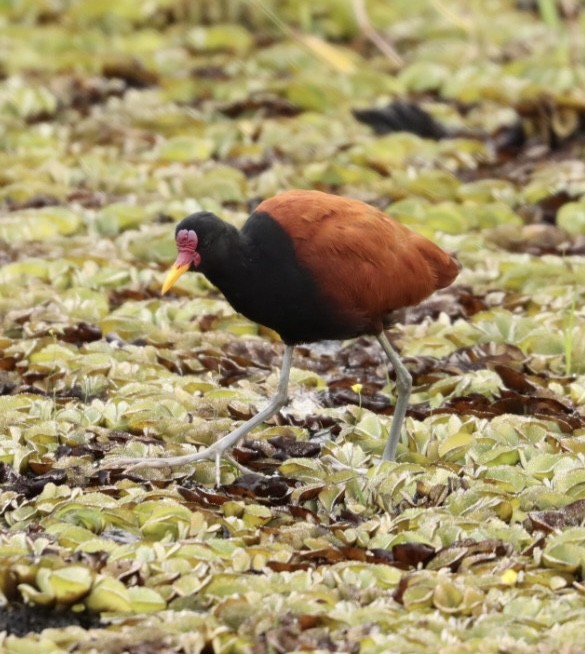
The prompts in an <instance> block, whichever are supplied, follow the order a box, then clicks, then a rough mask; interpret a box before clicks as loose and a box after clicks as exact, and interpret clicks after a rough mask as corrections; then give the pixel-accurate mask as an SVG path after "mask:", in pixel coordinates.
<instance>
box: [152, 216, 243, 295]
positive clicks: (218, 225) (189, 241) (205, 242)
mask: <svg viewBox="0 0 585 654" xmlns="http://www.w3.org/2000/svg"><path fill="white" fill-rule="evenodd" d="M230 231H234V227H232V226H231V225H229V224H228V223H225V222H224V221H223V220H221V219H219V218H218V217H217V216H216V215H215V214H213V213H211V212H209V211H198V212H197V213H193V214H191V215H190V216H187V218H183V220H181V222H179V223H178V224H177V227H176V228H175V241H176V243H177V251H178V255H177V259H176V261H175V263H174V265H173V267H172V268H171V270H170V271H169V273H168V275H167V278H166V279H165V282H164V284H163V293H166V292H167V291H168V290H169V289H170V288H171V287H172V286H173V285H174V284H175V283H176V282H177V280H178V279H179V277H181V275H183V274H184V273H185V272H187V271H188V270H198V269H201V270H202V272H205V268H206V264H207V263H208V260H210V259H213V258H215V256H216V254H217V253H216V250H221V249H222V247H223V246H222V242H223V241H224V240H225V237H226V236H227V235H228V233H229V232H230Z"/></svg>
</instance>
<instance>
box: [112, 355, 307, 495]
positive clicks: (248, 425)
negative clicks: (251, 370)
mask: <svg viewBox="0 0 585 654" xmlns="http://www.w3.org/2000/svg"><path fill="white" fill-rule="evenodd" d="M293 350H294V346H292V345H287V346H286V349H285V351H284V357H283V359H282V369H281V371H280V380H279V382H278V390H277V392H276V395H275V396H274V397H273V398H272V400H271V401H270V403H269V404H268V405H267V406H266V407H264V409H262V411H260V412H259V413H257V414H256V415H255V416H254V417H252V418H250V420H247V421H246V422H245V423H244V424H242V425H240V426H239V427H238V428H237V429H234V431H232V432H230V433H229V434H226V435H225V436H223V437H222V438H220V439H219V440H218V441H217V442H216V443H214V444H213V445H210V446H209V447H206V448H205V449H204V450H201V451H199V452H193V453H192V454H184V455H182V456H169V457H162V458H143V459H136V458H125V459H116V460H115V461H114V462H113V463H111V464H108V466H106V467H119V466H124V467H126V470H127V471H129V470H134V469H136V468H144V467H148V468H166V467H167V466H170V467H172V466H182V465H187V464H189V463H196V462H198V461H209V460H211V461H215V481H216V484H217V485H218V486H219V485H220V482H221V475H220V462H221V457H222V456H223V454H224V452H225V451H226V450H228V449H229V448H230V447H233V446H234V445H235V444H236V443H237V442H238V441H240V440H241V439H242V438H243V437H244V436H245V435H246V434H247V433H248V432H249V431H251V430H252V429H254V427H256V426H257V425H259V424H260V423H262V422H264V421H265V420H268V419H269V418H271V417H272V416H273V415H274V414H275V413H276V412H277V411H278V409H280V408H281V407H282V406H283V405H284V404H286V401H287V397H288V379H289V375H290V368H291V363H292V354H293Z"/></svg>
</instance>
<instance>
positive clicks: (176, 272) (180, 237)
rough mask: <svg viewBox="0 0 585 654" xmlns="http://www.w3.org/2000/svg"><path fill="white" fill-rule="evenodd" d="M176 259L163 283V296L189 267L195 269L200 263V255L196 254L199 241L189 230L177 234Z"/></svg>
mask: <svg viewBox="0 0 585 654" xmlns="http://www.w3.org/2000/svg"><path fill="white" fill-rule="evenodd" d="M176 242H177V250H178V254H177V258H176V260H175V263H174V264H173V266H172V268H171V269H170V270H169V273H168V275H167V276H166V278H165V281H164V283H163V288H162V293H163V295H164V294H165V293H166V292H167V291H168V290H169V289H170V288H172V287H173V286H174V285H175V284H176V282H177V280H178V279H179V277H181V275H183V274H184V273H186V272H187V271H188V270H189V269H190V268H191V267H194V268H197V267H198V266H199V264H200V263H201V255H200V254H199V252H197V245H198V243H199V239H198V238H197V234H196V233H195V232H194V231H193V230H191V229H181V230H179V232H177V236H176Z"/></svg>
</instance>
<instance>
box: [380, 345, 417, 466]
mask: <svg viewBox="0 0 585 654" xmlns="http://www.w3.org/2000/svg"><path fill="white" fill-rule="evenodd" d="M378 341H379V342H380V345H381V346H382V349H383V350H384V352H386V356H387V357H388V358H389V359H390V363H391V364H392V367H393V368H394V370H395V371H396V390H397V397H396V406H395V407H394V418H393V420H392V427H391V428H390V435H389V436H388V441H387V442H386V447H385V448H384V454H382V459H384V461H393V460H394V458H395V456H396V446H397V445H398V441H399V440H400V432H401V431H402V423H403V422H404V416H405V415H406V409H408V400H409V398H410V391H411V389H412V376H411V374H410V373H409V372H408V369H407V368H406V366H405V365H404V364H403V363H402V360H401V359H400V357H399V356H398V353H397V352H396V351H395V350H394V348H393V347H392V346H391V345H390V341H389V340H388V338H387V337H386V334H385V333H384V332H381V333H380V334H378Z"/></svg>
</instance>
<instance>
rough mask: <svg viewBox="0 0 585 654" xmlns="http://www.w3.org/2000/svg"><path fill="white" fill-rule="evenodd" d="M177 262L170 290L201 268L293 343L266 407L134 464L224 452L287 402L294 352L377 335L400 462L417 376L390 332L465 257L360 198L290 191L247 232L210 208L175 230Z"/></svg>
mask: <svg viewBox="0 0 585 654" xmlns="http://www.w3.org/2000/svg"><path fill="white" fill-rule="evenodd" d="M175 240H176V246H177V251H178V254H177V258H176V261H175V263H174V264H173V266H172V267H171V269H170V270H169V272H168V274H167V276H166V278H165V280H164V283H163V287H162V293H163V294H165V293H167V292H168V291H169V290H170V289H171V288H172V287H173V286H174V285H175V283H176V282H177V280H178V279H179V278H180V277H181V276H182V275H183V274H185V273H187V272H188V271H196V272H200V273H203V275H205V277H206V278H207V279H208V280H209V281H210V282H211V283H212V284H213V285H214V286H216V287H217V288H218V289H219V290H220V291H221V292H222V293H223V295H224V296H225V298H226V299H227V301H228V302H229V303H230V304H231V305H232V307H233V308H234V309H235V310H236V311H237V312H239V313H241V314H242V315H244V316H245V317H247V318H248V319H250V320H252V321H254V322H256V323H259V324H261V325H264V326H266V327H269V328H271V329H272V330H274V331H275V332H277V333H278V334H279V335H280V338H281V339H282V341H283V342H284V344H285V349H284V355H283V360H282V366H281V371H280V378H279V382H278V388H277V392H276V395H275V396H274V397H273V398H272V400H271V401H270V402H269V403H268V405H267V406H266V407H265V408H263V409H262V410H261V411H259V412H258V413H257V414H256V415H254V416H253V417H252V418H250V419H249V420H248V421H246V422H245V423H243V424H242V425H240V426H239V427H238V428H236V429H235V430H234V431H232V432H230V433H228V434H226V435H225V436H223V437H221V438H220V439H219V440H218V441H216V442H215V443H214V444H212V445H210V446H209V447H207V448H205V449H204V450H203V451H199V452H195V453H191V454H186V455H183V456H176V457H161V458H142V459H124V460H123V461H124V463H128V464H129V465H130V464H131V467H132V468H137V467H141V466H143V465H149V466H152V467H163V466H167V465H168V466H171V467H172V466H176V465H182V464H187V463H192V462H195V461H201V460H205V459H215V461H216V474H217V481H218V485H219V465H220V458H221V457H222V456H223V455H224V453H225V452H226V450H228V449H229V448H231V447H232V446H234V445H235V444H236V443H237V442H238V441H240V440H241V439H242V438H243V437H244V436H245V435H246V434H247V433H248V432H250V431H251V430H252V429H253V428H254V427H256V426H257V425H259V424H261V423H262V422H264V421H265V420H268V419H269V418H270V417H272V416H273V415H274V414H275V413H276V412H277V411H278V410H279V409H280V408H282V406H284V404H285V403H286V402H287V399H288V395H287V393H288V381H289V375H290V369H291V364H292V356H293V350H294V347H295V346H296V345H299V344H301V343H311V342H315V341H321V340H345V339H351V338H355V337H357V336H363V335H369V336H375V337H376V338H377V339H378V341H379V343H380V345H381V347H382V349H383V351H384V352H385V354H386V356H387V357H388V360H389V361H390V363H391V365H392V366H393V368H394V370H395V373H396V389H397V397H396V403H395V408H394V416H393V421H392V425H391V429H390V433H389V436H388V439H387V442H386V444H385V447H384V451H383V454H382V459H384V460H393V459H394V458H395V455H396V448H397V445H398V442H399V440H400V435H401V431H402V425H403V422H404V418H405V415H406V411H407V408H408V402H409V398H410V393H411V389H412V377H411V375H410V373H409V371H408V369H407V368H406V366H405V365H404V363H403V362H402V361H401V359H400V357H399V355H398V353H397V352H396V351H395V350H394V348H393V347H392V346H391V344H390V342H389V340H388V338H387V336H386V334H385V329H386V328H388V327H390V326H391V324H392V322H393V312H395V311H396V310H397V309H401V308H404V307H408V306H413V305H416V304H419V303H420V302H421V301H422V300H424V299H425V298H427V297H428V296H429V295H431V294H432V293H433V292H434V291H436V290H438V289H442V288H445V287H447V286H449V285H450V284H451V283H452V282H453V281H454V280H455V278H456V277H457V275H458V273H459V269H460V267H459V263H458V261H457V260H456V258H455V257H453V256H451V255H450V254H448V253H447V252H445V251H444V250H442V249H441V248H440V247H439V246H437V245H435V244H434V243H433V242H432V241H430V240H429V239H427V238H425V237H424V236H422V235H421V234H418V233H417V232H415V231H413V230H411V229H409V228H408V227H406V226H405V225H403V224H402V223H400V222H398V221H397V220H395V219H394V218H392V217H391V216H389V215H388V214H386V213H385V212H383V211H381V210H379V209H377V208H375V207H373V206H371V205H369V204H366V203H365V202H362V201H360V200H356V199H350V198H346V197H343V196H338V195H333V194H329V193H324V192H322V191H317V190H289V191H285V192H282V193H280V194H278V195H276V196H274V197H272V198H269V199H266V200H264V201H262V202H261V203H260V204H259V205H258V206H257V207H256V209H255V210H254V212H253V213H252V214H251V215H250V217H249V218H248V219H247V220H246V222H245V223H244V225H243V227H242V228H241V230H238V229H237V228H236V227H235V226H234V225H232V224H230V223H228V222H225V221H223V220H222V219H220V218H219V217H218V216H216V215H215V214H213V213H210V212H207V211H200V212H197V213H194V214H192V215H190V216H188V217H186V218H184V219H183V220H181V221H180V222H179V223H178V224H177V225H176V229H175Z"/></svg>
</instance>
